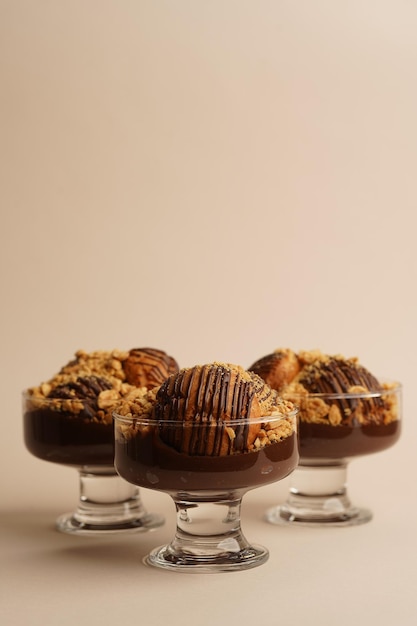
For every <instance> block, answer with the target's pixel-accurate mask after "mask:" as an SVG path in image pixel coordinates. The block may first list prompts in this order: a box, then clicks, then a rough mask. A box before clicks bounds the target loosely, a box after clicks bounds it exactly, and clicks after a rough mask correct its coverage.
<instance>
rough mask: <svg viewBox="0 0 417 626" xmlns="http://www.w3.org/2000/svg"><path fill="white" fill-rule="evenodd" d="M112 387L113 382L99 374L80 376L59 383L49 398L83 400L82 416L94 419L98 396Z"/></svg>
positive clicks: (80, 413)
mask: <svg viewBox="0 0 417 626" xmlns="http://www.w3.org/2000/svg"><path fill="white" fill-rule="evenodd" d="M111 388H112V383H111V382H109V381H108V380H106V379H105V378H101V377H99V376H79V377H78V378H77V379H76V380H73V381H68V382H67V383H64V384H62V385H58V386H57V387H55V389H53V390H52V391H51V393H50V394H49V396H48V398H51V399H53V398H56V399H62V400H75V399H77V400H82V402H83V409H82V410H81V411H80V412H79V413H78V415H79V416H80V417H83V418H87V419H93V418H94V417H95V416H96V414H97V411H98V410H99V407H98V397H99V395H100V393H101V392H102V391H105V390H107V389H111Z"/></svg>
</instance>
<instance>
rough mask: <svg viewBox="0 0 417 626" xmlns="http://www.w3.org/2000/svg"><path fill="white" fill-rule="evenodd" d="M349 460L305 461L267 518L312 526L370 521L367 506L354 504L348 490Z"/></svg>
mask: <svg viewBox="0 0 417 626" xmlns="http://www.w3.org/2000/svg"><path fill="white" fill-rule="evenodd" d="M347 467H348V464H347V462H346V461H340V462H338V463H333V462H332V463H329V464H326V463H324V462H323V463H321V464H309V463H308V462H306V461H302V463H301V464H300V465H299V466H298V467H297V468H296V469H295V470H294V472H293V473H292V475H291V486H290V492H289V495H288V498H287V500H286V502H285V504H283V505H282V506H278V507H275V508H273V509H270V510H269V511H267V513H266V520H267V521H268V522H270V523H273V524H278V523H283V522H284V523H285V522H291V523H293V524H294V523H295V524H297V523H299V524H302V525H311V526H319V525H325V526H331V525H333V526H343V525H349V526H351V525H353V524H362V523H364V522H368V521H369V520H370V519H371V517H372V514H371V512H370V511H368V510H367V509H361V508H358V507H355V506H352V504H351V502H350V499H349V496H348V493H347Z"/></svg>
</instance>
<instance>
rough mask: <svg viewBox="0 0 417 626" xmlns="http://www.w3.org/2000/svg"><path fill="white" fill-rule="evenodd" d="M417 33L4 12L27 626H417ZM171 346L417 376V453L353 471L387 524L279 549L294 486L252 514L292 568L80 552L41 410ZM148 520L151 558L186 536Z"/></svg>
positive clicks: (396, 454) (7, 499) (263, 10)
mask: <svg viewBox="0 0 417 626" xmlns="http://www.w3.org/2000/svg"><path fill="white" fill-rule="evenodd" d="M416 33H417V4H416V3H414V2H412V1H407V0H395V1H394V0H379V1H377V0H375V1H371V0H351V1H350V2H337V1H336V2H335V1H333V0H327V1H326V0H316V1H314V2H311V1H309V0H298V1H297V2H291V1H289V0H288V1H277V0H274V1H272V0H258V1H256V2H255V1H248V0H212V1H210V2H209V1H206V2H203V1H200V0H188V1H185V0H178V1H173V0H171V1H169V0H137V1H135V2H134V1H130V0H121V1H120V0H119V1H116V0H107V1H99V0H96V1H92V0H87V1H82V0H75V1H71V2H69V1H64V0H61V1H60V0H57V1H54V2H47V1H46V0H41V1H39V2H32V1H30V0H27V1H25V0H0V89H1V96H0V112H1V113H0V115H1V116H0V138H1V139H0V159H1V167H0V177H1V186H0V194H1V211H2V227H1V234H0V237H1V242H0V255H1V256H0V259H1V266H0V267H1V293H2V305H1V315H2V324H1V334H2V336H1V346H2V350H3V359H2V361H3V370H2V376H1V381H2V398H3V409H4V410H3V432H2V436H1V438H0V447H1V449H0V454H1V459H2V461H1V462H2V473H1V479H0V480H1V502H0V505H1V509H2V512H3V522H4V528H3V531H2V537H3V538H4V539H5V542H4V543H5V545H6V548H7V549H6V554H7V555H8V560H7V565H8V567H7V568H6V569H4V570H3V571H4V572H5V573H6V577H5V582H6V583H7V584H8V585H9V584H10V590H9V591H6V595H7V599H6V600H5V601H4V602H3V604H2V605H1V606H0V615H1V612H2V611H4V612H5V615H6V617H7V618H8V619H9V622H8V623H10V624H19V625H20V624H26V623H32V624H38V623H39V624H40V623H44V624H45V623H46V624H54V623H57V621H56V620H57V619H58V616H60V617H59V619H60V622H59V623H61V624H63V626H65V624H67V623H68V624H69V623H74V619H75V618H76V617H77V615H79V611H80V610H81V608H80V607H81V603H82V606H83V611H84V616H85V619H86V620H88V621H89V623H93V622H94V621H95V619H97V620H98V619H100V620H101V623H102V624H103V623H104V624H107V623H109V624H110V623H113V622H114V621H115V620H116V619H117V620H120V621H121V622H124V623H129V624H130V623H132V624H133V623H137V618H138V615H140V613H141V610H140V606H141V605H140V604H139V606H138V602H148V605H147V606H152V607H153V609H152V615H151V613H149V615H148V618H147V619H148V621H147V624H160V623H163V621H164V619H168V617H169V618H170V620H171V623H174V624H176V623H177V621H176V620H178V623H180V621H179V620H180V617H181V615H182V614H183V613H184V611H185V610H186V609H185V608H184V602H185V600H184V588H185V583H186V584H187V585H189V588H190V593H191V595H192V600H190V602H191V603H192V602H194V603H195V604H191V606H189V607H188V608H189V612H190V614H191V615H192V616H193V621H195V623H200V624H203V623H204V624H205V623H207V624H209V623H210V624H212V623H214V622H213V621H212V619H214V618H217V619H219V620H222V623H226V622H227V620H228V619H229V620H232V619H233V618H234V616H236V615H240V616H242V618H243V615H245V616H246V620H251V619H257V621H258V622H260V623H261V624H266V623H271V624H275V623H278V618H277V617H276V616H275V615H274V613H271V611H272V608H273V606H275V608H276V609H279V610H280V615H281V617H285V619H286V620H287V622H286V623H289V624H296V625H298V624H301V623H303V622H304V621H306V620H307V619H310V621H311V615H314V616H315V619H316V621H317V623H323V624H331V623H335V622H334V620H335V619H336V618H337V619H338V620H339V621H338V623H339V624H347V623H349V621H350V620H351V619H354V621H355V623H356V624H366V623H368V622H369V621H370V620H373V621H372V623H375V621H376V620H377V619H378V620H379V623H380V624H387V625H390V624H392V623H394V621H396V622H397V623H399V624H400V625H403V624H406V625H408V624H414V623H415V618H416V609H415V607H414V604H415V603H414V602H413V589H414V583H415V580H416V571H415V567H414V559H415V556H416V548H417V545H416V540H415V538H414V535H415V532H414V531H415V522H416V521H417V520H416V517H417V505H416V498H415V480H414V476H415V470H416V469H417V468H416V459H415V440H416V439H415V438H416V430H417V429H416V425H415V419H414V416H415V411H416V409H417V401H416V399H415V397H414V391H415V384H414V379H415V368H416V365H415V354H416V348H417V345H416V333H415V320H416V318H417V297H416V273H417V259H416V243H415V238H416V234H415V233H416V226H417V219H416V201H417V191H416V156H417V154H416V148H417V121H416V105H417V82H416V79H417V75H416V71H417V38H416ZM145 345H146V346H152V347H159V348H162V349H165V350H167V351H168V352H169V353H170V354H172V355H173V356H175V357H176V359H177V360H178V362H179V363H180V365H182V366H185V365H193V364H195V363H197V362H200V363H202V362H208V361H211V360H225V361H230V362H235V363H240V364H242V365H244V366H249V365H250V364H251V363H252V362H253V361H254V360H255V359H257V358H259V357H260V356H262V355H264V354H266V353H268V352H269V351H271V350H272V349H274V348H277V347H280V346H289V347H292V348H294V349H296V350H298V349H309V348H321V349H322V350H324V351H327V352H332V353H334V352H341V353H343V354H345V355H346V356H352V355H358V356H360V358H361V361H362V362H363V363H364V364H365V365H366V366H367V367H368V368H369V369H371V370H372V371H373V372H374V373H376V374H380V375H385V376H388V377H392V378H398V379H399V380H401V381H402V382H403V383H404V434H403V437H402V440H401V442H400V443H399V444H398V445H397V446H396V448H395V449H392V450H389V451H387V452H385V453H383V454H380V455H377V456H375V457H372V458H366V459H361V460H359V461H357V462H356V463H355V464H353V465H352V468H351V471H350V478H351V487H352V490H353V493H354V494H355V495H356V496H357V497H361V498H362V501H365V500H366V502H367V504H368V505H369V506H371V507H372V508H373V509H374V510H375V511H376V513H377V515H376V517H375V519H374V521H373V522H372V523H371V524H369V525H367V526H366V527H361V528H357V529H354V530H347V531H346V533H345V534H344V535H342V533H340V532H339V530H337V531H336V534H335V533H334V532H332V531H330V530H329V532H328V534H327V535H324V534H323V533H322V534H320V535H317V534H314V533H313V534H314V536H313V535H311V533H308V532H307V531H301V532H300V534H299V535H298V538H299V540H298V541H297V536H296V535H294V533H283V534H282V535H281V536H280V538H279V539H276V537H277V529H275V528H271V527H269V526H267V525H266V524H264V523H263V522H262V521H260V516H261V515H262V511H263V510H264V508H265V507H266V506H267V505H270V504H271V498H274V499H275V498H276V496H277V493H278V492H279V490H280V489H281V492H280V493H282V494H284V492H285V489H286V485H280V486H279V488H278V487H276V486H275V488H274V491H272V490H271V489H270V488H264V489H261V490H258V491H259V493H257V494H249V495H248V497H247V500H248V504H247V513H246V515H247V523H248V525H249V527H250V528H251V531H252V534H251V538H253V539H254V540H256V539H257V540H258V541H259V540H262V537H259V534H260V533H262V534H263V535H262V536H263V537H264V543H265V544H267V543H268V545H269V547H270V548H271V559H270V561H269V562H268V563H267V564H266V565H265V566H263V567H262V568H258V569H257V570H256V571H255V570H254V571H252V572H245V573H242V574H238V575H236V577H235V578H234V577H233V576H232V575H225V576H214V577H209V578H207V577H199V576H197V577H192V581H191V580H190V578H186V580H185V579H184V578H183V577H180V578H177V577H175V576H174V575H170V574H167V575H165V574H164V573H162V574H161V573H160V572H154V571H152V572H149V571H148V570H144V568H143V567H142V566H141V565H140V563H139V559H136V554H135V558H133V557H132V556H131V552H130V547H129V546H130V545H131V543H129V542H124V543H123V542H121V543H120V544H116V545H114V544H106V546H107V547H106V548H103V550H102V551H100V550H99V549H98V548H97V545H96V544H95V547H94V546H93V547H92V546H90V545H89V547H88V548H87V547H85V549H84V551H83V545H84V546H86V545H87V544H83V543H82V541H78V542H77V540H75V539H74V538H67V537H57V536H56V534H54V533H53V532H52V531H51V530H50V528H49V526H47V524H49V523H50V522H51V521H52V520H53V518H54V517H55V515H56V514H58V513H59V512H62V510H63V509H65V508H68V507H71V506H72V503H73V500H74V498H75V497H76V492H77V484H76V476H75V475H73V473H72V471H70V470H68V469H65V468H61V467H55V466H51V465H49V464H47V463H43V462H41V461H39V460H37V459H35V458H32V457H31V456H30V455H29V454H28V453H27V452H26V450H25V449H24V447H23V444H22V432H21V415H20V392H21V390H22V389H23V388H24V387H26V386H30V385H34V384H37V383H39V382H40V381H41V380H45V379H47V378H49V377H50V376H51V375H52V374H54V373H55V372H56V370H57V369H58V368H59V367H60V366H61V365H62V364H64V363H65V362H67V361H68V360H69V359H70V358H71V356H72V354H73V353H74V351H75V350H77V349H78V348H84V349H86V350H95V349H111V348H114V347H117V348H122V349H128V348H130V347H139V346H145ZM272 494H273V495H272ZM146 500H147V502H149V503H150V504H154V505H155V506H158V507H159V508H162V509H163V510H164V511H165V513H166V515H167V517H168V518H169V521H168V528H167V529H166V530H164V531H160V535H159V536H158V538H156V535H155V536H154V535H152V536H150V537H146V539H144V540H143V541H144V543H143V546H144V548H143V550H144V553H145V552H146V549H147V548H148V547H151V546H152V545H154V542H155V541H156V539H158V543H159V542H160V541H161V540H162V541H164V540H167V539H168V538H169V536H170V530H169V529H170V526H169V524H171V523H172V515H173V511H172V509H171V508H170V502H169V501H168V498H167V497H165V496H164V495H161V494H154V493H151V492H149V493H148V494H146ZM164 532H165V533H166V534H165V535H164V534H163V533H164ZM355 533H356V534H355ZM283 537H285V542H284V541H283V539H282V538H283ZM300 538H301V539H300ZM74 541H76V542H77V543H76V546H75V544H74V543H73V542H74ZM129 541H130V540H129ZM60 542H61V543H60ZM321 542H322V543H321ZM275 543H276V545H275ZM271 544H272V545H271ZM138 545H139V543H138ZM117 546H119V547H117ZM272 548H273V550H272ZM339 551H341V553H339ZM343 551H345V552H343ZM272 552H273V555H272ZM28 555H31V558H29V559H28V558H27V557H28ZM47 555H49V557H48V556H47ZM77 556H78V560H77ZM85 557H87V558H85ZM96 557H99V561H100V564H98V563H97V558H96ZM123 557H125V560H124V559H123ZM106 559H107V560H106ZM326 559H330V560H326ZM346 559H347V561H346ZM317 561H318V563H317ZM103 563H104V564H107V565H108V566H109V567H108V568H107V576H106V577H105V579H104V580H105V582H104V585H103V589H102V592H100V588H99V587H98V586H97V587H94V584H96V585H98V584H99V583H98V581H99V580H100V575H101V572H102V565H101V564H103ZM346 563H348V564H346ZM284 564H285V576H284ZM300 564H301V565H300ZM308 564H310V565H308ZM309 567H311V568H312V569H311V570H310V569H309ZM100 568H101V569H100ZM81 571H83V572H84V575H83V576H84V577H85V578H83V576H81V579H80V580H81V584H80V585H79V587H78V588H77V589H78V594H80V595H79V596H77V595H71V596H70V595H68V594H67V592H66V584H65V583H64V582H62V580H66V583H68V579H70V580H73V579H74V578H75V579H77V577H78V576H80V572H81ZM112 572H113V574H112ZM164 575H165V578H164ZM112 576H113V577H112ZM145 576H146V577H147V578H146V580H149V581H152V586H151V587H150V588H148V587H146V586H145V587H144V589H146V591H145V592H144V593H145V594H146V596H145V597H146V600H144V599H143V598H142V600H138V598H137V597H136V596H135V593H136V589H137V588H136V584H137V585H138V586H139V587H140V586H141V585H142V586H143V585H144V578H143V577H145ZM95 577H96V578H95ZM136 577H137V578H136ZM161 577H162V578H161ZM286 579H287V583H288V584H287V587H286V586H285V581H286ZM18 580H19V583H18V582H17V581H18ZM60 581H61V582H60ZM132 581H135V584H134V586H132V585H133V583H132ZM166 581H168V582H169V585H168V582H166ZM275 581H278V582H275ZM84 583H85V584H84ZM225 583H226V584H225ZM338 583H339V585H338ZM100 584H102V581H101V582H100ZM54 585H55V586H54ZM91 585H93V591H91ZM22 586H23V594H25V593H26V598H27V601H25V602H15V601H14V596H13V594H14V593H16V594H19V593H20V594H22ZM51 586H52V589H51ZM89 586H90V587H89ZM165 586H166V587H165ZM5 588H6V589H8V587H7V586H6V587H4V585H3V586H2V589H3V590H4V589H5ZM87 588H89V589H90V592H87V591H86V589H87ZM203 588H204V589H205V590H206V591H205V592H204V593H205V595H204V594H203V596H198V593H197V592H198V590H199V589H200V590H201V589H203ZM158 589H159V592H160V593H161V592H162V594H163V596H164V598H165V600H166V602H163V601H161V598H160V596H159V595H158V594H157V590H158ZM194 590H196V591H194ZM239 590H240V591H241V593H242V595H243V596H244V597H245V598H246V599H247V598H248V596H249V597H250V594H251V593H253V598H252V601H251V602H250V603H249V604H248V605H246V604H245V601H244V600H243V599H237V597H238V596H237V594H239ZM326 590H327V591H326ZM340 591H342V592H347V593H349V602H350V607H349V611H348V612H346V611H345V609H340V608H339V605H338V604H337V601H336V598H339V597H340V596H339V595H338V594H339V592H340ZM111 592H113V593H111ZM68 593H69V592H68ZM152 593H154V594H155V597H153V596H152ZM265 594H267V595H268V598H270V599H267V598H266V597H264V596H265ZM231 596H232V597H233V598H234V602H237V605H236V604H232V605H231V603H230V597H231ZM70 597H71V598H72V599H71V602H70V606H67V604H68V601H69V598H70ZM77 597H78V598H80V600H79V603H77V599H76V598H77ZM46 598H47V600H46ZM51 598H52V599H51ZM110 598H119V599H121V601H122V603H123V611H122V613H120V605H119V604H115V603H114V600H111V599H110ZM198 598H200V600H201V603H202V604H203V605H204V606H206V605H207V606H209V607H211V608H210V611H211V613H209V614H207V615H209V617H207V616H206V613H201V614H200V616H199V617H195V615H199V613H198V611H199V607H200V600H198ZM29 606H30V607H31V609H30V610H29ZM64 606H66V609H65V611H64V608H63V607H64ZM1 607H3V608H1ZM46 607H47V608H46ZM345 608H346V607H345ZM149 611H151V609H149ZM204 616H206V617H204ZM28 620H29V621H28ZM66 620H67V621H66ZM205 620H207V621H205ZM80 623H87V621H84V622H83V621H81V622H80ZM244 623H249V621H244Z"/></svg>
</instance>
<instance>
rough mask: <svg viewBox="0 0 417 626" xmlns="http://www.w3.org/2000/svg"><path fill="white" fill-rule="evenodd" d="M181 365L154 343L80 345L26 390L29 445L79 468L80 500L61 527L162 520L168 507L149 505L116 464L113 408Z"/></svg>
mask: <svg viewBox="0 0 417 626" xmlns="http://www.w3.org/2000/svg"><path fill="white" fill-rule="evenodd" d="M178 369H179V368H178V365H177V364H176V362H175V360H174V359H173V358H172V357H169V356H168V355H167V354H166V353H165V352H162V351H160V350H155V349H153V348H135V349H132V350H130V351H129V352H121V351H116V350H114V351H112V352H106V351H97V352H92V353H87V352H84V351H82V350H80V351H78V352H77V353H76V355H75V359H74V360H72V361H70V362H69V363H68V364H67V365H65V366H64V367H62V368H61V370H60V371H59V373H58V374H56V375H55V376H54V377H53V378H51V379H50V380H49V381H48V382H45V383H42V384H41V385H39V386H37V387H32V388H30V389H27V390H26V391H25V392H24V393H23V432H24V441H25V445H26V448H27V449H28V450H29V452H31V453H32V454H33V455H34V456H36V457H37V458H39V459H42V460H45V461H50V462H52V463H58V464H61V465H66V466H68V467H73V468H76V469H77V470H78V472H79V483H80V491H79V502H78V506H77V508H76V510H74V511H72V512H70V513H66V514H63V515H61V516H60V517H59V518H58V519H57V520H56V527H57V529H58V530H60V531H62V532H66V533H71V534H78V535H92V534H100V535H101V534H104V533H126V532H138V531H147V530H151V529H153V528H157V527H159V526H161V524H163V522H164V518H163V517H162V516H161V515H158V514H154V513H148V512H147V511H146V509H145V507H144V506H143V503H142V500H141V495H140V490H139V488H138V487H137V486H133V485H132V484H130V483H128V482H127V481H125V480H123V479H122V478H120V476H119V475H118V474H117V472H116V470H115V468H114V435H113V418H112V413H113V409H114V407H115V405H116V404H117V403H118V402H120V400H121V399H122V398H124V399H126V400H129V401H131V400H133V399H134V398H137V397H140V396H143V395H145V394H146V392H147V390H148V388H152V387H154V386H156V385H160V384H161V382H162V381H163V380H165V378H166V377H167V376H168V375H170V374H171V373H172V372H174V371H178ZM137 385H140V386H137Z"/></svg>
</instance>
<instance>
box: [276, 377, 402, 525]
mask: <svg viewBox="0 0 417 626" xmlns="http://www.w3.org/2000/svg"><path fill="white" fill-rule="evenodd" d="M291 399H292V400H293V402H295V403H296V404H298V405H299V408H300V414H299V418H300V421H299V439H300V463H299V466H298V468H297V469H296V470H295V471H294V472H293V473H292V475H291V482H290V491H289V495H288V497H287V500H286V502H285V503H284V504H283V505H280V506H276V507H273V508H271V509H269V510H268V511H267V512H266V515H265V519H266V521H268V522H270V523H272V524H291V525H300V526H312V527H320V526H353V525H357V524H363V523H365V522H369V521H370V520H371V519H372V512H371V511H370V510H369V509H367V508H361V507H358V506H355V505H353V504H352V503H351V501H350V498H349V495H348V489H347V470H348V464H349V462H350V461H351V460H353V459H355V458H356V457H360V456H362V455H367V454H373V453H375V452H380V451H382V450H385V449H387V448H389V447H391V446H392V445H394V444H395V443H396V441H397V440H398V438H399V436H400V429H401V385H399V384H397V383H396V384H395V385H394V384H393V386H392V387H389V388H387V389H383V390H382V391H378V392H366V393H365V392H363V393H344V394H343V393H339V394H337V393H332V394H325V393H316V394H309V395H308V396H300V397H299V398H295V396H293V395H292V396H291ZM311 401H312V402H319V403H320V402H322V401H324V402H326V403H328V404H332V403H338V404H339V406H340V407H342V408H343V409H344V410H345V411H351V412H352V414H353V413H354V412H355V410H357V409H358V407H359V406H360V407H361V411H362V412H363V414H364V415H365V416H366V412H367V411H368V412H369V414H371V412H372V413H374V414H378V412H379V411H380V410H381V407H385V409H384V410H386V414H391V415H392V416H393V418H392V419H389V420H387V421H386V423H384V422H382V423H378V422H373V423H360V422H358V421H356V420H355V421H352V423H351V424H349V425H347V424H345V425H331V424H330V423H327V424H325V423H309V422H306V421H303V407H304V408H306V402H311Z"/></svg>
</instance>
